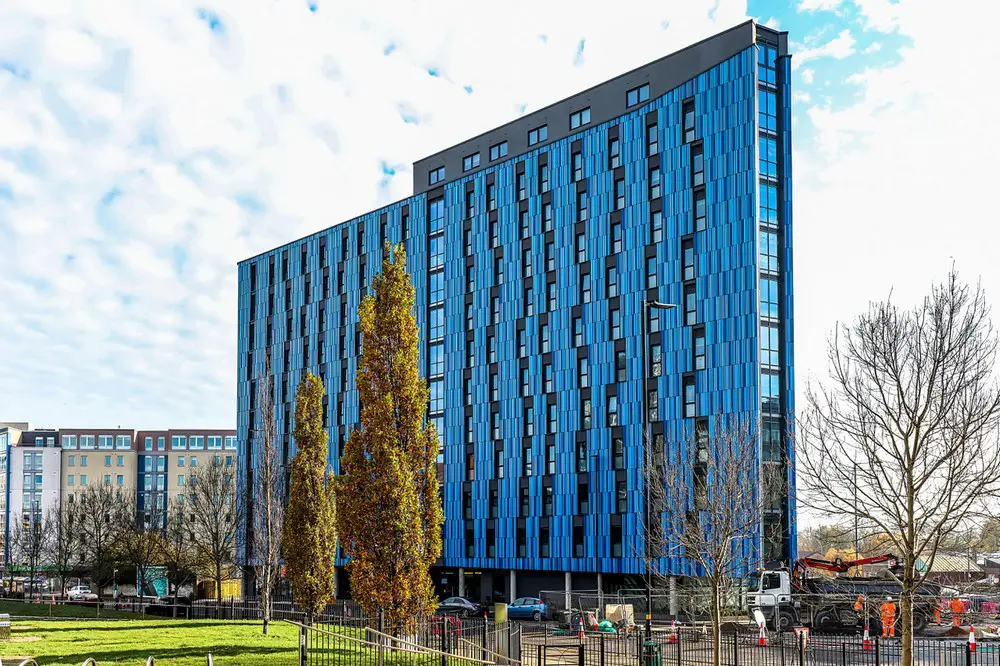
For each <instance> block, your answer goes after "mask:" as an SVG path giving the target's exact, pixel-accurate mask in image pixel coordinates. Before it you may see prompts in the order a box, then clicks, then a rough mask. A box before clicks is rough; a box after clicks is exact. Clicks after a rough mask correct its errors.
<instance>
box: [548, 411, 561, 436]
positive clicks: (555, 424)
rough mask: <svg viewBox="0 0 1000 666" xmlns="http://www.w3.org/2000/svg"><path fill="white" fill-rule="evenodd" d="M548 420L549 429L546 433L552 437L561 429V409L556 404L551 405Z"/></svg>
mask: <svg viewBox="0 0 1000 666" xmlns="http://www.w3.org/2000/svg"><path fill="white" fill-rule="evenodd" d="M548 411H549V413H548V418H547V419H546V422H547V428H548V430H546V432H547V433H548V434H550V435H554V434H556V432H558V428H559V408H558V407H557V406H556V404H555V403H552V404H550V405H549V409H548Z"/></svg>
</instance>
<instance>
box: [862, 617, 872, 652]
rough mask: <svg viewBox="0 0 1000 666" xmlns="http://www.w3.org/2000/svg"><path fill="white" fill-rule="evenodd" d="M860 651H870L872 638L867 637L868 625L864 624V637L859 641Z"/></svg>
mask: <svg viewBox="0 0 1000 666" xmlns="http://www.w3.org/2000/svg"><path fill="white" fill-rule="evenodd" d="M861 649H862V650H871V649H872V637H871V636H869V635H868V624H867V623H866V624H865V637H864V638H863V639H862V640H861Z"/></svg>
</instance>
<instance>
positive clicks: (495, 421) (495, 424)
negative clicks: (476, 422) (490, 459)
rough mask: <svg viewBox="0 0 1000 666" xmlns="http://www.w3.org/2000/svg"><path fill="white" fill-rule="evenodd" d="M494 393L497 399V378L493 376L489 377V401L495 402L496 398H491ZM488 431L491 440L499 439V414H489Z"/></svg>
mask: <svg viewBox="0 0 1000 666" xmlns="http://www.w3.org/2000/svg"><path fill="white" fill-rule="evenodd" d="M494 392H495V393H496V395H497V396H498V397H499V394H500V391H499V390H498V389H497V376H496V375H495V374H494V375H490V399H491V400H494V401H496V400H497V398H494V397H493V394H494ZM490 431H491V433H492V434H491V437H493V439H500V412H492V413H490ZM497 457H498V458H499V457H500V456H497Z"/></svg>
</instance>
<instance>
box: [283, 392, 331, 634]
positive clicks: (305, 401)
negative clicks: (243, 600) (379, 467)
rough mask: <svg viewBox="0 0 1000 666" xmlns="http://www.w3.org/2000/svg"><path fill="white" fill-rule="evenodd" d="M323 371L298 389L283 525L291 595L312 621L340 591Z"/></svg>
mask: <svg viewBox="0 0 1000 666" xmlns="http://www.w3.org/2000/svg"><path fill="white" fill-rule="evenodd" d="M325 393H326V391H325V390H324V389H323V382H322V381H321V380H320V378H319V377H317V376H316V375H314V374H312V373H311V372H310V373H306V375H305V377H303V378H302V381H301V382H300V383H299V387H298V390H297V391H296V395H295V430H294V433H293V434H294V436H295V447H296V450H297V452H296V454H295V457H294V458H293V459H292V479H291V495H290V497H289V501H288V509H287V510H286V512H285V521H284V525H283V531H282V550H283V551H284V553H285V567H286V571H287V573H288V579H289V581H290V582H291V584H292V596H293V597H294V598H295V601H296V603H298V604H299V605H300V606H302V608H303V609H304V610H305V612H306V617H307V620H308V622H309V624H312V621H313V618H314V617H315V616H316V615H317V614H318V613H320V612H322V611H323V609H324V608H326V605H327V604H328V603H330V601H332V600H333V598H334V593H335V592H336V580H335V571H334V567H333V563H334V558H335V557H336V550H337V525H336V520H337V518H336V504H335V501H334V488H333V480H332V478H331V476H330V473H329V470H328V469H327V464H326V460H327V435H326V429H325V428H324V427H323V397H324V395H325Z"/></svg>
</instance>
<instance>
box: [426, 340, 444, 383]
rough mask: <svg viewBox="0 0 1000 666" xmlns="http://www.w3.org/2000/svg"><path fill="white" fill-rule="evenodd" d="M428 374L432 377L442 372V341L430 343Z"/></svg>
mask: <svg viewBox="0 0 1000 666" xmlns="http://www.w3.org/2000/svg"><path fill="white" fill-rule="evenodd" d="M428 349H429V350H430V354H429V356H430V374H431V376H432V377H434V376H436V375H443V374H444V343H438V344H434V345H430V346H429V347H428Z"/></svg>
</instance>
